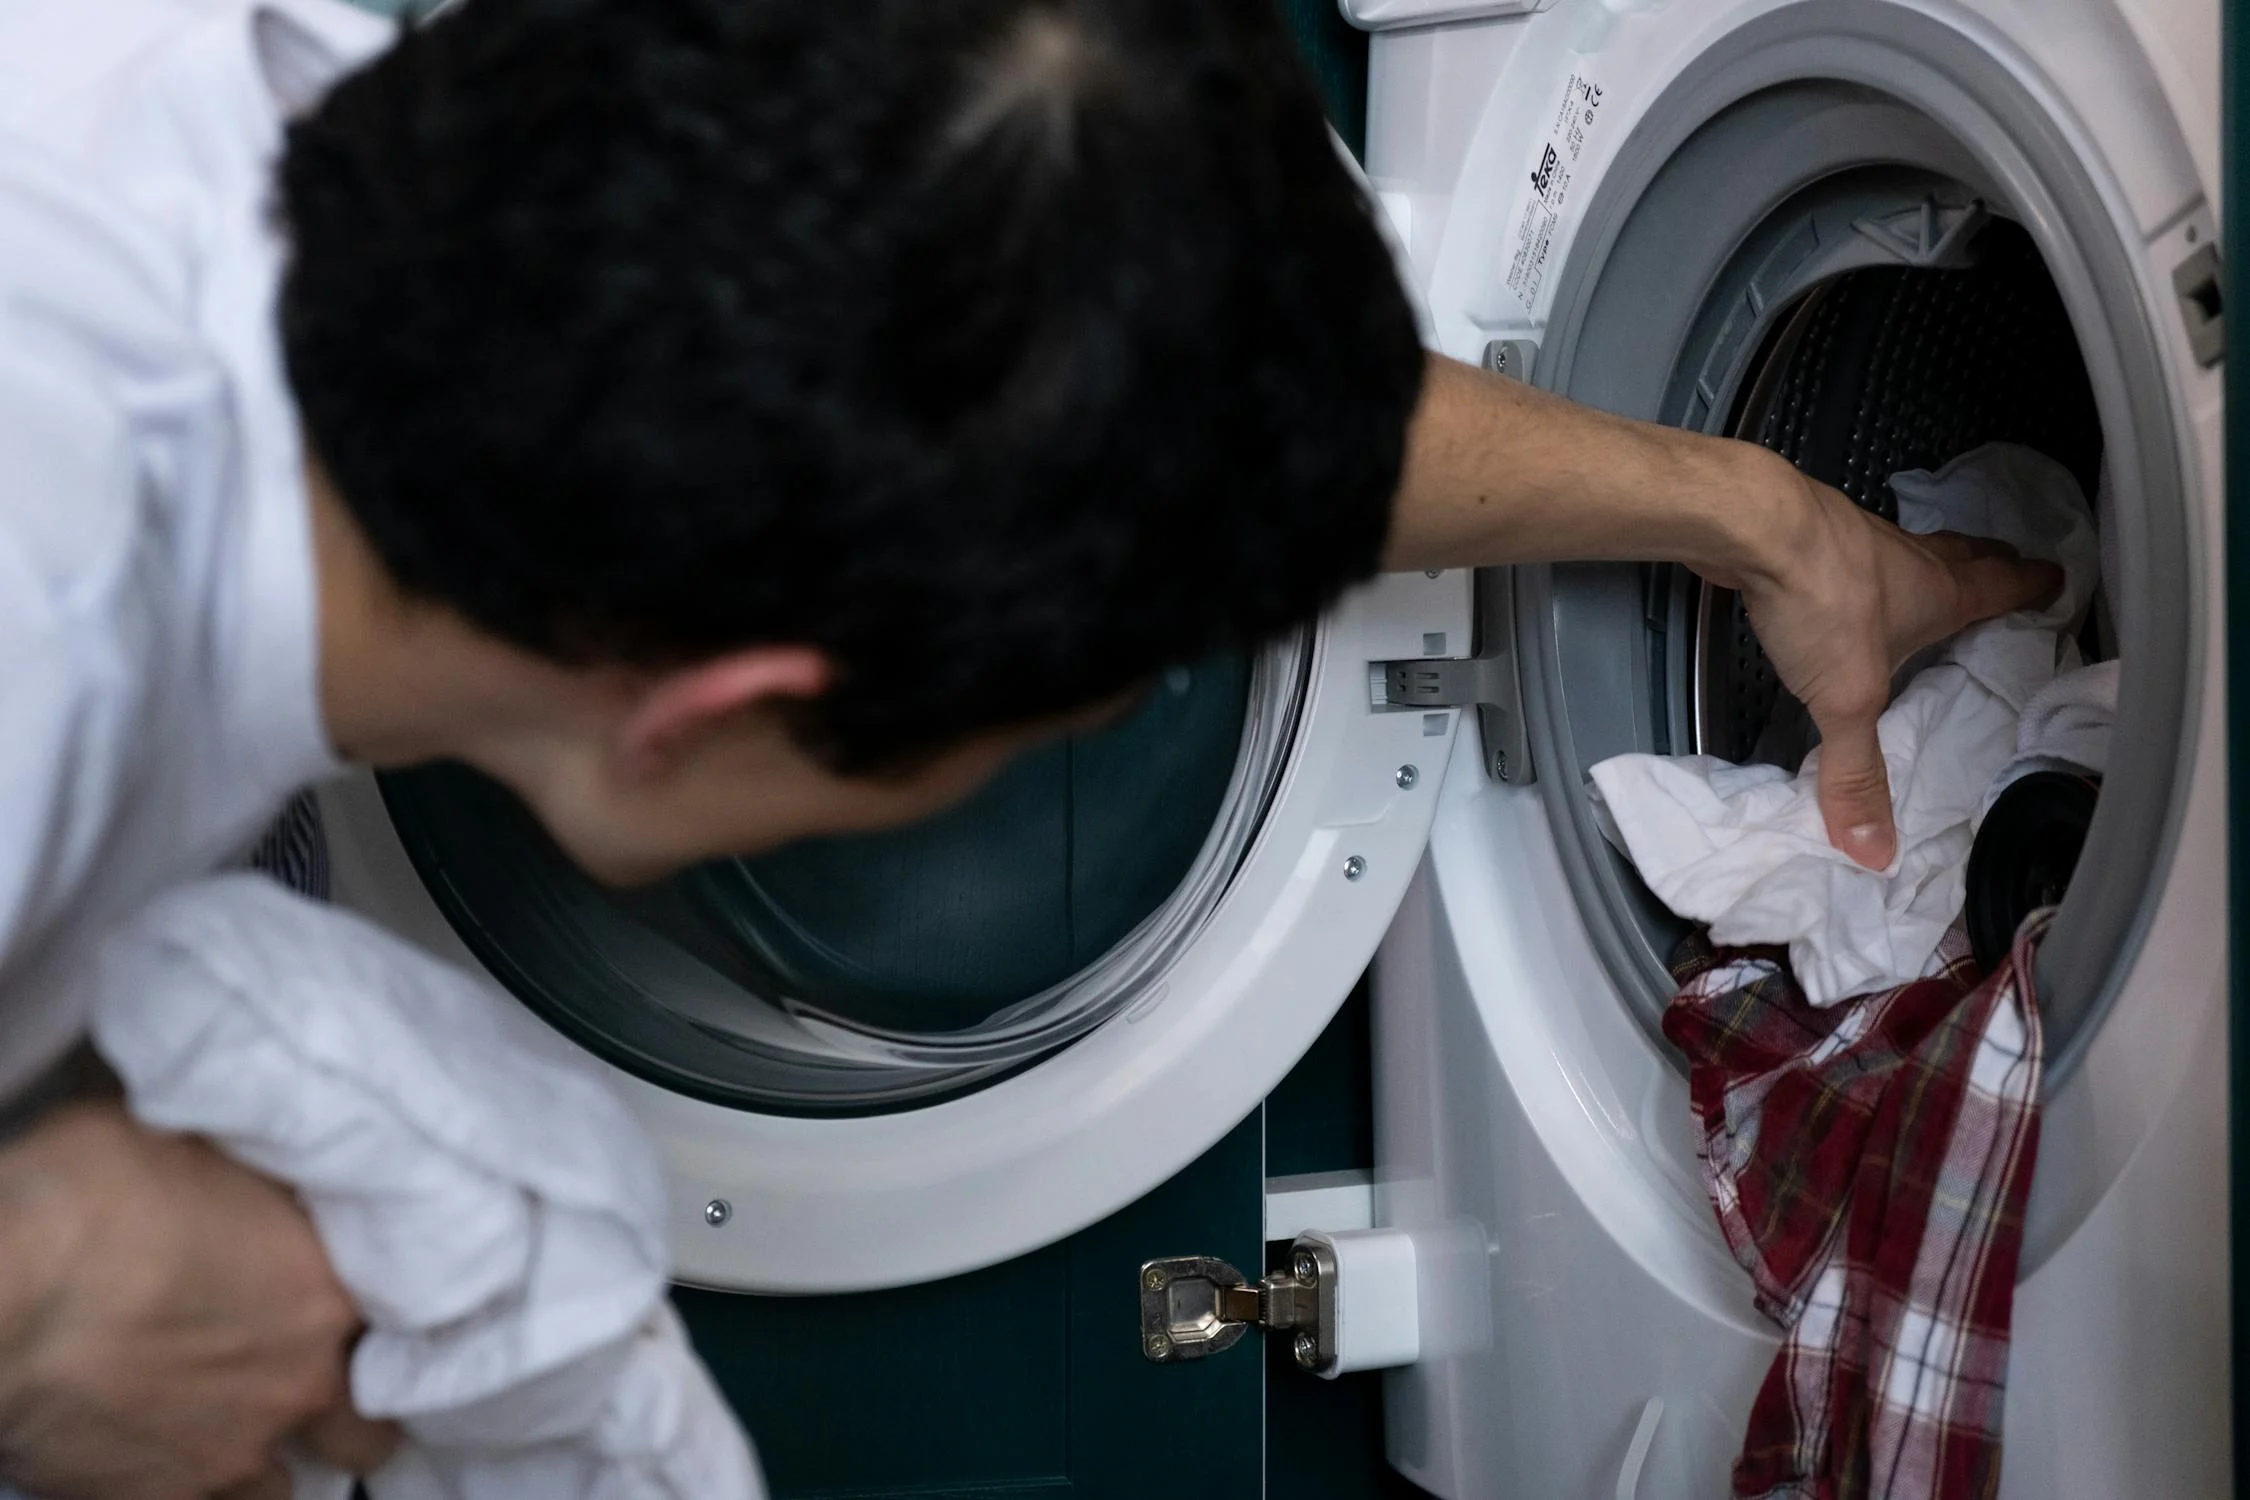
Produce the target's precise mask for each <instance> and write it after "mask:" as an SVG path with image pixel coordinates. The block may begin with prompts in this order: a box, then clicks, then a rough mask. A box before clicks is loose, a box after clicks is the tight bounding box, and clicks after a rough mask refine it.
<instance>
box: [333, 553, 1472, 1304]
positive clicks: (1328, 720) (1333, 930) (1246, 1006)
mask: <svg viewBox="0 0 2250 1500" xmlns="http://www.w3.org/2000/svg"><path fill="white" fill-rule="evenodd" d="M1468 629H1469V579H1468V576H1467V575H1466V574H1462V573H1445V574H1438V575H1434V576H1432V575H1426V574H1406V575H1389V576H1386V577H1384V578H1382V579H1379V580H1377V581H1376V582H1375V583H1373V584H1371V585H1369V586H1367V587H1365V588H1363V589H1360V590H1357V591H1355V592H1354V593H1352V594H1350V595H1349V596H1347V597H1346V598H1345V599H1344V600H1343V601H1342V602H1340V603H1339V604H1338V605H1337V606H1336V607H1335V608H1334V609H1333V610H1332V611H1331V612H1330V613H1329V614H1328V616H1326V617H1325V618H1324V619H1323V620H1322V622H1321V625H1320V628H1319V630H1318V632H1317V635H1316V639H1315V642H1314V647H1313V652H1312V661H1311V666H1310V681H1309V683H1308V685H1307V695H1306V701H1305V707H1304V711H1303V716H1302V718H1301V720H1300V723H1299V727H1298V731H1297V736H1296V744H1295V745H1294V747H1293V749H1292V752H1291V755H1290V760H1289V766H1288V769H1287V771H1286V772H1285V774H1284V777H1283V780H1282V783H1281V786H1280V788H1279V790H1278V791H1277V792H1276V794H1275V796H1274V800H1273V804H1272V806H1271V808H1270V809H1269V810H1268V812H1267V815H1266V818H1265V820H1264V823H1263V825H1262V827H1261V828H1260V830H1259V833H1258V835H1257V838H1256V839H1255V841H1254V842H1253V844H1252V846H1251V849H1250V852H1249V855H1248V856H1247V858H1246V859H1245V861H1244V863H1243V865H1242V868H1241V870H1240V871H1239V873H1238V874H1237V875H1236V877H1235V879H1234V881H1233V883H1232V884H1231V885H1230V886H1229V888H1228V891H1227V893H1226V895H1225V897H1224V898H1223V899H1222V901H1221V902H1220V905H1219V907H1218V910H1217V911H1216V912H1215V913H1214V914H1213V916H1212V919H1211V921H1210V923H1209V925H1208V926H1207V927H1206V928H1205V930H1204V932H1203V933H1202V934H1201V936H1200V937H1199V938H1198V939H1197V940H1196V942H1195V943H1194V945H1193V946H1192V947H1191V948H1190V949H1189V951H1188V952H1187V953H1186V954H1185V955H1183V957H1182V958H1181V959H1180V961H1179V962H1178V963H1177V964H1176V965H1175V966H1174V967H1173V968H1172V970H1171V971H1170V972H1169V973H1168V974H1167V975H1166V976H1165V978H1164V979H1163V980H1162V981H1161V982H1159V983H1158V984H1157V985H1156V986H1155V987H1154V988H1152V989H1151V990H1150V991H1149V993H1148V994H1147V995H1146V996H1145V997H1144V998H1142V999H1141V1000H1139V1001H1138V1002H1136V1003H1135V1004H1134V1005H1133V1006H1131V1007H1130V1008H1128V1009H1127V1010H1126V1011H1125V1012H1123V1013H1122V1014H1120V1015H1119V1016H1117V1017H1116V1018H1114V1019H1112V1020H1111V1021H1109V1022H1108V1023H1106V1024H1105V1025H1103V1026H1102V1027H1100V1028H1098V1029H1097V1030H1095V1031H1094V1032H1092V1033H1090V1034H1089V1035H1087V1036H1085V1037H1083V1038H1081V1039H1080V1040H1078V1041H1077V1042H1074V1043H1072V1044H1071V1045H1070V1046H1068V1047H1065V1048H1063V1049H1062V1050H1061V1051H1059V1052H1057V1053H1056V1054H1055V1055H1054V1056H1052V1057H1050V1058H1048V1059H1046V1060H1045V1061H1042V1062H1040V1063H1038V1064H1037V1065H1035V1066H1032V1067H1030V1068H1026V1069H1024V1070H1023V1071H1021V1072H1019V1073H1016V1074H1014V1075H1012V1076H1010V1077H1008V1078H1005V1079H1003V1080H1001V1081H999V1082H997V1083H994V1084H992V1085H990V1086H988V1087H986V1088H983V1089H980V1090H978V1091H976V1092H974V1093H971V1094H968V1095H965V1096H962V1097H959V1098H955V1099H950V1100H946V1101H944V1102H942V1103H939V1104H935V1105H932V1106H929V1107H926V1108H921V1109H909V1110H902V1111H898V1112H894V1113H887V1114H877V1115H864V1116H857V1117H845V1118H803V1117H789V1116H781V1115H767V1114H757V1113H753V1112H749V1111H745V1110H739V1109H733V1108H729V1107H727V1106H724V1105H719V1104H713V1103H709V1102H706V1101H703V1100H698V1099H692V1098H689V1097H686V1096H684V1095H680V1094H676V1093H672V1092H669V1091H667V1090H665V1089H663V1088H660V1087H658V1086H657V1085H655V1084H652V1083H650V1082H648V1081H646V1080H644V1079H641V1078H638V1077H636V1076H633V1075H631V1074H628V1073H625V1072H623V1071H621V1070H619V1069H617V1068H615V1067H614V1066H612V1065H610V1064H608V1063H606V1062H601V1061H599V1060H598V1059H594V1058H593V1057H592V1056H591V1055H590V1054H584V1053H581V1054H580V1055H581V1056H583V1057H585V1058H586V1060H587V1062H588V1063H589V1065H591V1066H593V1067H596V1068H598V1069H600V1070H601V1071H602V1072H603V1073H605V1074H606V1075H607V1077H608V1078H609V1081H610V1082H611V1083H612V1084H613V1085H614V1086H615V1087H616V1088H617V1089H618V1090H619V1091H620V1093H622V1094H623V1096H624V1097H625V1098H626V1100H627V1101H628V1102H629V1103H630V1104H631V1105H632V1107H633V1109H634V1111H635V1113H636V1114H637V1115H638V1116H639V1118H640V1119H641V1121H642V1123H643V1124H644V1125H645V1126H646V1127H647V1128H648V1130H649V1132H650V1134H651V1135H652V1136H653V1137H654V1138H655V1141H656V1143H657V1145H658V1147H659V1149H660V1151H661V1153H662V1156H663V1159H664V1162H665V1166H666V1170H667V1175H668V1178H669V1183H668V1186H669V1191H670V1199H671V1204H670V1209H669V1212H670V1232H671V1242H672V1247H673V1263H674V1274H675V1275H676V1276H677V1277H678V1279H680V1280H682V1281H685V1282H689V1283H692V1284H696V1285H701V1286H709V1287H716V1288H721V1289H728V1290H741V1291H758V1292H785V1293H812V1292H843V1291H856V1290H865V1289H871V1288H877V1287H886V1286H899V1285H906V1284H909V1283H913V1282H919V1281H929V1280H935V1279H938V1278H940V1277H945V1276H952V1275H957V1274H960V1273H963V1272H967V1271H971V1270H975V1269H977V1268H979V1267H982V1266H987V1265H991V1264H994V1263H997V1262H999V1261H1003V1260H1007V1259H1010V1258H1011V1257H1014V1256H1017V1255H1021V1254H1024V1253H1027V1252H1029V1251H1031V1250H1034V1249H1037V1248H1039V1247H1040V1246H1042V1245H1046V1244H1049V1243H1052V1242H1053V1241H1055V1240H1058V1239H1061V1238H1063V1237H1064V1236H1066V1235H1068V1234H1070V1233H1072V1232H1074V1231H1076V1230H1078V1229H1080V1228H1083V1227H1084V1226H1085V1225H1087V1224H1090V1223H1092V1222H1094V1221H1095V1220H1097V1219H1100V1218H1102V1217H1104V1216H1105V1215H1107V1214H1109V1213H1111V1212H1114V1211H1115V1210H1116V1209H1118V1208H1121V1207H1123V1206H1124V1205H1125V1204H1127V1203H1130V1202H1132V1201H1133V1200H1134V1199H1136V1198H1138V1197H1140V1196H1141V1195H1142V1194H1143V1193H1145V1192H1147V1191H1148V1190H1150V1189H1151V1188H1154V1187H1155V1186H1156V1185H1157V1184H1159V1183H1161V1182H1163V1181H1164V1180H1165V1179H1166V1178H1168V1177H1170V1176H1171V1175H1172V1174H1173V1173H1174V1172H1176V1171H1178V1170H1179V1169H1180V1168H1182V1167H1184V1166H1186V1165H1187V1164H1188V1163H1189V1162H1190V1161H1192V1160H1194V1159H1195V1157H1196V1156H1198V1155H1200V1154H1201V1153H1202V1152H1203V1151H1204V1150H1206V1149H1207V1148H1208V1147H1210V1145H1211V1144H1212V1143H1213V1142H1215V1141H1217V1140H1218V1139H1219V1138H1220V1137H1221V1136H1223V1135H1224V1134H1225V1133H1226V1132H1227V1131H1228V1130H1230V1129H1232V1128H1233V1127H1234V1126H1235V1125H1236V1124H1237V1123H1239V1122H1240V1121H1241V1119H1242V1118H1243V1116H1245V1115H1246V1114H1248V1113H1249V1112H1250V1111H1251V1110H1252V1109H1254V1108H1256V1107H1257V1106H1258V1104H1259V1102H1260V1101H1261V1100H1262V1099H1263V1098H1264V1097H1265V1095H1266V1093H1267V1092H1268V1091H1269V1090H1270V1089H1271V1088H1272V1087H1273V1086H1274V1084H1276V1083H1278V1082H1279V1081H1280V1079H1281V1077H1282V1076H1283V1074H1285V1073H1286V1072H1287V1071H1288V1070H1289V1068H1290V1067H1291V1066H1292V1065H1293V1064H1294V1063H1295V1062H1296V1060H1297V1058H1298V1057H1300V1056H1301V1055H1302V1054H1303V1053H1304V1051H1305V1049H1306V1048H1307V1047H1309V1046H1310V1045H1311V1044H1312V1042H1313V1040H1314V1039H1315V1038H1316V1037H1317V1036H1318V1035H1319V1034H1320V1031H1321V1029H1322V1027H1324V1026H1325V1025H1326V1024H1327V1022H1328V1020H1329V1018H1330V1017H1331V1016H1332V1015H1333V1014H1334V1013H1335V1010H1336V1008H1337V1006H1338V1005H1339V1004H1341V1003H1342V1001H1343V998H1344V996H1345V995H1346V994H1348V993H1349V992H1350V990H1351V988H1352V986H1353V984H1354V983H1355V982H1357V980H1358V978H1359V976H1360V974H1361V972H1362V971H1363V970H1364V969H1365V967H1366V965H1367V962H1368V960H1369V959H1370V957H1371V956H1372V955H1373V953H1374V951H1375V947H1376V944H1377V943H1378V942H1379V941H1380V940H1381V938H1382V935H1383V932H1384V930H1385V929H1386V927H1387V926H1388V925H1389V922H1390V919H1391V916H1392V914H1393V913H1394V912H1395V911H1396V909H1397V907H1398V903H1399V900H1400V898H1401V897H1402V896H1403V894H1404V892H1405V889H1406V885H1407V882H1408V880H1409V879H1410V878H1411V876H1412V875H1413V872H1414V870H1415V867H1416V866H1417V865H1418V864H1419V863H1420V861H1421V858H1422V851H1423V846H1424V843H1425V841H1426V839H1427V837H1428V833H1429V825H1430V819H1431V816H1432V813H1433V810H1434V808H1435V806H1436V802H1437V791H1438V783H1439V780H1440V775H1439V773H1440V772H1441V770H1442V768H1443V767H1444V766H1445V764H1446V762H1447V759H1448V757H1449V755H1450V753H1451V750H1452V744H1453V739H1454V735H1455V733H1456V728H1457V726H1456V721H1457V719H1458V718H1459V714H1458V712H1457V711H1456V710H1450V709H1448V710H1442V711H1437V712H1428V713H1425V712H1421V711H1411V710H1393V709H1390V708H1388V707H1386V706H1383V705H1381V704H1379V703H1377V701H1376V693H1375V690H1374V688H1373V686H1372V684H1371V676H1372V674H1371V673H1370V670H1369V664H1370V663H1372V662H1379V661H1387V660H1395V659H1401V658H1413V657H1419V656H1421V655H1423V654H1424V652H1423V649H1422V648H1423V647H1424V646H1425V645H1430V644H1436V643H1435V642H1432V641H1430V640H1429V639H1428V638H1429V637H1430V636H1432V635H1436V634H1443V635H1444V636H1445V637H1446V642H1445V644H1446V645H1448V646H1449V647H1451V648H1452V649H1451V651H1450V654H1452V655H1457V656H1458V655H1465V654H1466V648H1467V647H1468V645H1469V640H1468ZM1438 654H1447V653H1443V652H1441V653H1438ZM1405 766H1413V767H1416V768H1417V771H1418V773H1419V774H1416V775H1411V776H1409V775H1401V774H1400V769H1401V768H1402V767H1405ZM321 798H322V804H323V811H324V814H325V818H326V823H327V828H328V836H329V840H330V845H331V848H330V856H331V862H332V866H333V869H334V872H335V873H334V883H335V893H336V899H337V900H338V901H339V902H340V903H341V904H343V905H346V906H348V907H350V908H353V909H355V910H358V911H360V912H362V913H363V914H365V915H367V916H369V917H371V918H373V919H374V920H376V921H378V922H380V923H381V924H383V925H384V926H386V927H388V928H389V929H390V930H392V931H394V932H396V933H399V934H400V935H402V936H404V937H407V938H409V939H411V940H413V941H415V942H417V943H419V944H421V945H422V946H424V947H426V948H428V949H430V950H431V951H433V952H437V953H439V954H442V955H444V956H445V957H448V958H450V959H452V960H453V961H455V962H457V963H460V964H462V965H464V966H465V967H468V968H470V969H471V970H473V971H476V972H480V973H481V972H483V971H482V970H481V968H480V967H479V966H478V964H477V962H476V960H475V958H474V957H473V956H472V955H471V954H470V953H469V951H468V949H467V948H466V946H464V944H463V943H462V942H461V940H460V938H459V937H458V936H456V935H455V933H454V931H453V929H452V927H451V926H450V924H449V923H448V922H447V921H446V920H445V918H444V917H443V915H442V914H441V913H440V912H439V911H438V909H437V906H436V904H435V903H434V902H433V901H432V900H431V898H430V896H429V894H428V892H427V891H426V890H425V889H424V888H423V886H422V883H421V880H420V879H419V877H418V876H417V875H416V874H415V872H414V870H413V867H412V865H411V864H410V862H409V861H408V859H407V856H406V852H405V850H404V848H403V847H402V846H401V844H400V842H399V840H398V836H397V834H396V833H395V832H394V831H393V830H392V828H391V824H390V820H389V817H388V815H387V813H386V812H385V811H384V808H383V804H382V799H381V796H380V794H379V793H378V792H377V790H376V788H375V785H374V781H373V778H372V777H371V776H369V775H367V774H365V773H355V774H354V775H352V776H350V777H348V778H346V779H344V780H341V781H339V782H336V783H334V784H332V785H331V786H328V787H326V788H323V789H322V792H321ZM573 1050H576V1049H573ZM721 1203H723V1204H725V1205H726V1207H725V1209H724V1210H723V1211H722V1210H720V1209H717V1208H715V1207H713V1206H712V1205H715V1204H721Z"/></svg>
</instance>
